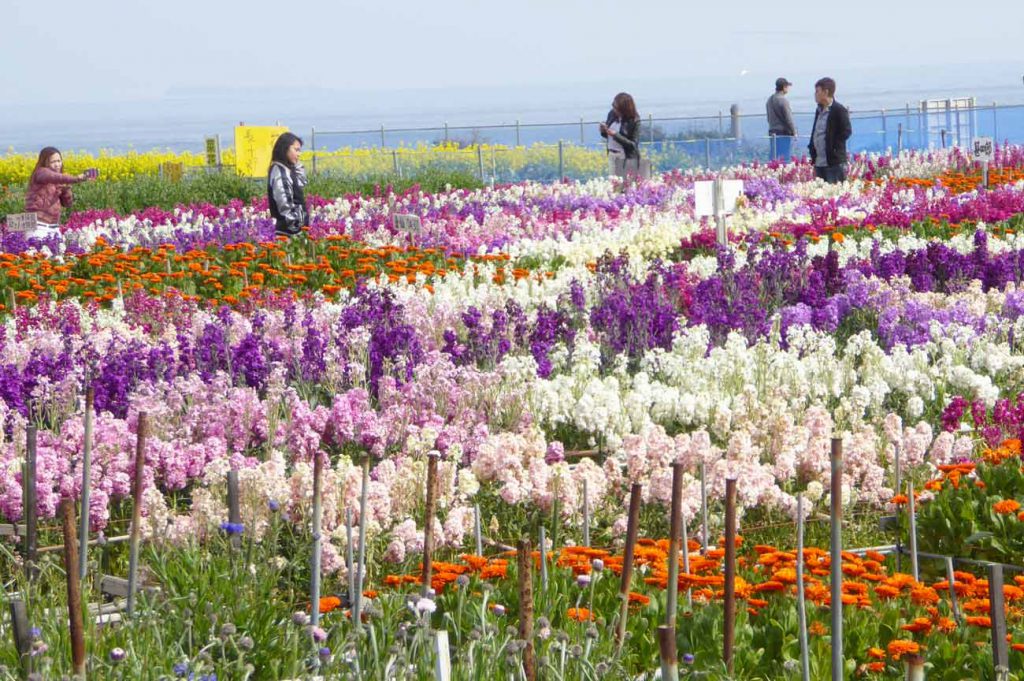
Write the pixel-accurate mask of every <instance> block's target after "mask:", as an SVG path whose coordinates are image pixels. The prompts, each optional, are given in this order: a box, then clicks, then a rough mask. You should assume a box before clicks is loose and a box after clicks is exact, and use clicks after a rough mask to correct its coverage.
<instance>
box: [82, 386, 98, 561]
mask: <svg viewBox="0 0 1024 681" xmlns="http://www.w3.org/2000/svg"><path fill="white" fill-rule="evenodd" d="M93 401H94V397H93V389H92V386H89V387H88V388H86V389H85V414H84V416H83V421H84V422H85V441H84V442H83V444H82V511H81V514H82V517H81V519H80V523H79V531H78V542H79V547H78V579H79V580H82V581H85V574H86V571H87V568H88V564H89V504H90V500H89V498H90V495H91V493H92V413H93Z"/></svg>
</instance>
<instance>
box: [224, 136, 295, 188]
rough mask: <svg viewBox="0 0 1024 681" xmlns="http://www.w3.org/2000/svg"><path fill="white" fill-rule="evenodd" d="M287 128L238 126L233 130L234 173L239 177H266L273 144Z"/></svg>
mask: <svg viewBox="0 0 1024 681" xmlns="http://www.w3.org/2000/svg"><path fill="white" fill-rule="evenodd" d="M286 132H288V128H286V127H284V126H281V125H239V126H238V127H236V128H235V172H236V173H238V175H240V176H241V177H262V176H266V174H267V171H268V169H269V168H270V155H271V153H272V152H273V151H274V142H276V141H277V138H278V137H280V136H281V135H282V134H284V133H286Z"/></svg>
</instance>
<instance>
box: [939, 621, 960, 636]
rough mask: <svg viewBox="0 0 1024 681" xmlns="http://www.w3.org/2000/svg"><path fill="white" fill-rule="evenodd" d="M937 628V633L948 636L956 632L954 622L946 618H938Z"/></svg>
mask: <svg viewBox="0 0 1024 681" xmlns="http://www.w3.org/2000/svg"><path fill="white" fill-rule="evenodd" d="M937 626H938V628H939V631H941V632H942V633H943V634H949V633H952V632H954V631H956V621H955V620H951V619H950V618H948V617H940V618H939V623H938V625H937Z"/></svg>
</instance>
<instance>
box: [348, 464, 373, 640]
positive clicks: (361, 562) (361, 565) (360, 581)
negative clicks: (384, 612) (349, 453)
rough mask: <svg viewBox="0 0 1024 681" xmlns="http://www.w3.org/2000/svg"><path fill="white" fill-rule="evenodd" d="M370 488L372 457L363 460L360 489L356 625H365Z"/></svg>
mask: <svg viewBox="0 0 1024 681" xmlns="http://www.w3.org/2000/svg"><path fill="white" fill-rule="evenodd" d="M369 490H370V457H369V456H367V457H366V459H364V460H363V482H362V487H360V489H359V557H358V558H357V560H356V579H355V584H356V591H355V600H354V601H352V613H353V615H352V621H353V623H354V624H355V626H356V627H362V626H363V616H362V613H363V586H364V585H365V584H366V516H367V515H368V513H367V510H366V509H367V502H366V498H367V495H368V494H369Z"/></svg>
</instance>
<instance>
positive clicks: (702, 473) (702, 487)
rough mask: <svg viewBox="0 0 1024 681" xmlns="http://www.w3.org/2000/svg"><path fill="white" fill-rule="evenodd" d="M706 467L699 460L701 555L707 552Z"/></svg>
mask: <svg viewBox="0 0 1024 681" xmlns="http://www.w3.org/2000/svg"><path fill="white" fill-rule="evenodd" d="M707 478H708V476H707V469H706V467H705V465H704V462H703V461H701V462H700V514H701V522H702V523H703V527H702V528H701V547H700V552H701V554H702V555H707V552H708V482H707Z"/></svg>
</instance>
